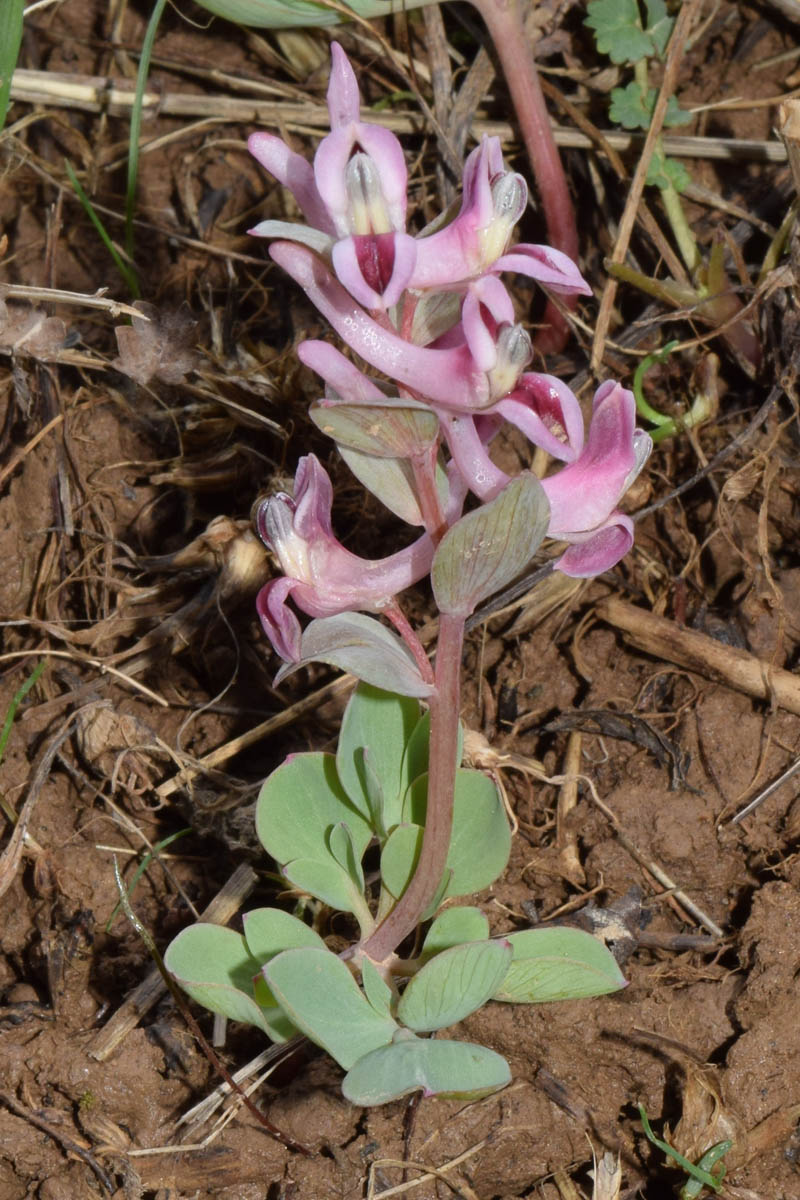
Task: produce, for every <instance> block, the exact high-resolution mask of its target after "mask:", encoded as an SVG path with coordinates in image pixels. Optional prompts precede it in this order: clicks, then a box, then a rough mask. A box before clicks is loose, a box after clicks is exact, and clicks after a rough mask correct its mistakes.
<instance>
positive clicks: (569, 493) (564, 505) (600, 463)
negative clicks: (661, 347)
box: [542, 381, 649, 541]
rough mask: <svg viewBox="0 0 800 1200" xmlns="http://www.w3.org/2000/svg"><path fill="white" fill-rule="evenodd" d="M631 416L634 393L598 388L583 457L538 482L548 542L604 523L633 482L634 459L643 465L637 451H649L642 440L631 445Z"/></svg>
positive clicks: (616, 387) (616, 386)
mask: <svg viewBox="0 0 800 1200" xmlns="http://www.w3.org/2000/svg"><path fill="white" fill-rule="evenodd" d="M635 416H636V401H635V399H634V396H633V392H629V391H627V390H626V389H625V388H623V387H621V385H620V384H618V383H613V382H610V381H609V382H608V383H604V384H602V385H601V386H600V387H599V388H598V390H597V392H596V393H595V399H594V411H593V413H592V421H591V424H590V426H589V437H588V440H587V444H586V446H585V448H584V450H583V452H582V453H581V455H580V456H579V457H578V458H577V459H575V460H574V461H573V462H571V463H570V464H569V465H568V466H566V467H564V469H563V470H562V471H559V472H558V473H557V474H555V475H550V476H548V477H547V479H543V480H542V486H543V487H544V490H545V492H546V493H547V498H548V500H549V501H550V514H551V519H550V529H549V533H550V536H551V537H555V538H566V539H568V540H570V541H572V540H573V539H574V537H575V535H577V534H582V533H587V532H589V531H590V530H594V529H598V528H599V527H600V526H601V525H602V524H603V523H604V522H605V521H606V520H607V519H608V514H609V513H610V512H611V511H612V510H613V509H614V507H615V506H616V504H617V502H618V501H619V499H620V497H621V496H622V494H623V492H624V491H625V488H626V487H627V486H628V484H629V482H630V481H631V479H632V476H633V472H634V471H635V470H636V467H637V460H638V459H639V458H641V462H642V463H643V462H644V458H645V457H646V454H644V456H643V457H641V455H642V451H644V450H645V449H647V450H648V452H649V447H647V443H645V442H643V441H642V439H641V438H639V439H637V443H635V442H634V422H635ZM644 436H646V435H644ZM647 440H648V441H649V439H647Z"/></svg>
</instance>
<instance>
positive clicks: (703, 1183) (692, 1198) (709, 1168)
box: [637, 1104, 733, 1200]
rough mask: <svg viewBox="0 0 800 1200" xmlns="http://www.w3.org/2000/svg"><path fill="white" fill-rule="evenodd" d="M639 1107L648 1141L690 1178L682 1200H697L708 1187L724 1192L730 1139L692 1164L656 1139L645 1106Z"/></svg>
mask: <svg viewBox="0 0 800 1200" xmlns="http://www.w3.org/2000/svg"><path fill="white" fill-rule="evenodd" d="M637 1107H638V1109H639V1116H640V1117H641V1120H642V1126H643V1128H644V1132H645V1136H646V1137H647V1140H648V1141H649V1142H652V1143H653V1145H654V1146H656V1147H657V1148H658V1149H659V1150H661V1151H662V1152H663V1153H664V1154H666V1156H667V1158H671V1159H672V1161H673V1162H674V1163H676V1164H677V1165H678V1166H679V1167H680V1168H681V1169H682V1170H683V1171H685V1172H686V1174H687V1175H688V1176H689V1178H688V1179H687V1181H686V1183H685V1184H684V1185H683V1187H682V1188H681V1190H680V1200H696V1197H698V1196H700V1195H701V1194H702V1191H703V1188H706V1187H707V1188H711V1190H712V1191H713V1192H720V1191H722V1181H723V1179H724V1178H725V1164H724V1163H723V1162H722V1159H723V1158H724V1156H725V1155H726V1154H727V1153H728V1151H729V1150H730V1149H731V1147H732V1146H733V1142H732V1141H730V1139H728V1138H726V1139H725V1141H724V1142H717V1143H716V1145H714V1146H711V1147H710V1148H709V1149H708V1150H706V1152H705V1154H704V1155H703V1156H702V1158H700V1159H699V1161H698V1162H696V1163H693V1162H690V1161H689V1159H688V1158H684V1156H683V1155H682V1154H679V1153H678V1151H677V1150H675V1149H674V1148H673V1147H672V1146H670V1144H669V1142H664V1141H662V1140H661V1138H657V1137H656V1135H655V1134H654V1133H653V1130H652V1128H651V1126H650V1122H649V1120H648V1119H647V1113H646V1112H645V1107H644V1105H643V1104H639V1105H637ZM717 1166H718V1168H719V1169H718V1170H717V1171H716V1172H715V1171H714V1167H717Z"/></svg>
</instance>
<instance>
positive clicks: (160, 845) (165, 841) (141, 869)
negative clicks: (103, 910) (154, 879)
mask: <svg viewBox="0 0 800 1200" xmlns="http://www.w3.org/2000/svg"><path fill="white" fill-rule="evenodd" d="M191 832H192V830H191V827H187V828H186V829H179V830H178V831H177V833H171V834H169V836H168V837H165V838H162V839H161V841H160V842H156V844H155V845H154V846H153V848H152V849H151V850H148V852H147V854H145V855H144V857H143V858H142V861H141V862H140V863H139V865H138V867H137V868H136V870H135V871H134V873H133V879H132V880H131V882H130V884H129V886H128V892H127V895H128V901H129V902H130V901H131V900H132V899H133V893H134V892H135V891H136V885H137V883H138V882H139V880H140V879H141V878H142V876H143V875H144V873H145V871H146V870H147V868H148V867H149V866H150V864H151V862H152V861H153V859H155V858H158V856H159V854H160V853H161V851H162V850H166V848H167V846H171V845H172V843H173V842H177V840H178V838H182V837H186V834H187V833H191ZM121 907H122V904H121V903H117V904H116V905H115V906H114V911H113V912H112V914H111V916H110V917H109V918H108V920H107V921H106V933H110V932H111V926H112V925H113V924H114V919H115V917H116V915H117V913H118V912H119V910H120V908H121Z"/></svg>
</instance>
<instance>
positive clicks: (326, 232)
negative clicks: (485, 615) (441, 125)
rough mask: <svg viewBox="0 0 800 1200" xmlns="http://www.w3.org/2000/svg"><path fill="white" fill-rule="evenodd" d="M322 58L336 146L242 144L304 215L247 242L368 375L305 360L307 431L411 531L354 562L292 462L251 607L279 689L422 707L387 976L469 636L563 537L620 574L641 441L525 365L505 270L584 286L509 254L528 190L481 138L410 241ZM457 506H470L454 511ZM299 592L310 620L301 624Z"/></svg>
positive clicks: (355, 105) (382, 945) (344, 68)
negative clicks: (266, 244)
mask: <svg viewBox="0 0 800 1200" xmlns="http://www.w3.org/2000/svg"><path fill="white" fill-rule="evenodd" d="M332 59H333V65H332V71H331V79H330V86H329V89H328V108H329V111H330V117H331V132H330V133H329V134H328V135H327V136H326V137H325V138H323V140H322V142H321V143H320V145H319V148H318V149H317V152H316V155H315V156H314V161H313V165H312V164H309V163H308V162H306V160H305V159H303V158H301V157H300V156H299V155H297V154H295V153H294V152H293V151H291V150H290V149H289V148H288V147H287V146H286V145H285V144H284V143H283V142H282V141H281V140H280V139H279V138H277V137H275V136H273V135H271V134H266V133H256V134H253V136H252V137H251V139H250V143H249V145H250V149H251V151H252V152H253V154H254V155H255V157H256V158H257V159H258V161H259V162H260V163H261V164H262V165H263V166H264V167H265V168H266V169H267V170H268V171H269V172H270V173H271V174H272V175H273V176H274V177H275V178H276V179H277V180H278V181H279V182H280V183H281V184H283V185H284V186H285V187H286V188H288V189H289V190H290V191H291V192H292V194H293V196H294V198H295V200H296V202H297V204H298V206H299V207H300V209H301V211H302V213H303V215H304V217H305V221H306V223H305V224H291V223H287V222H283V221H264V222H262V223H261V224H259V225H257V226H256V227H255V228H254V229H253V230H251V232H252V233H253V234H254V235H255V236H258V237H268V238H272V239H277V240H275V241H273V244H272V246H271V248H270V254H271V256H272V258H273V259H274V261H275V262H276V263H278V264H279V265H280V266H281V267H283V269H284V270H285V271H286V272H287V273H288V274H289V275H290V276H291V277H292V278H293V279H294V280H295V281H296V282H297V283H298V284H299V286H300V287H301V288H303V290H304V291H305V293H306V295H307V296H308V297H309V299H310V300H311V301H312V303H313V304H314V305H315V306H316V307H317V308H318V309H319V311H320V313H321V314H322V315H323V316H324V317H325V318H326V319H327V321H328V322H329V323H330V325H331V327H332V329H333V331H334V333H335V334H336V335H337V336H338V337H339V339H340V340H341V341H342V342H343V343H344V344H345V345H346V346H348V347H349V348H350V349H351V350H352V351H354V352H355V353H356V354H357V355H358V356H359V358H360V359H361V360H362V362H363V363H364V364H365V365H366V366H367V367H371V368H373V370H375V371H376V372H378V375H377V376H376V377H373V376H370V375H367V374H365V373H364V371H362V370H361V369H360V368H359V367H357V366H355V365H354V364H353V363H352V362H351V361H350V360H349V359H348V358H346V357H345V356H344V355H343V354H342V353H341V351H340V350H338V349H337V348H336V347H335V346H333V345H330V344H328V343H325V342H317V341H307V342H304V343H302V344H301V346H300V347H299V355H300V357H301V359H302V360H303V362H305V363H306V365H308V366H310V367H312V368H313V369H314V370H315V371H316V372H317V373H318V374H319V375H320V376H321V377H322V379H323V380H324V383H325V393H324V395H322V396H320V397H319V399H318V400H317V401H316V402H315V403H314V404H313V405H312V410H311V415H312V419H313V420H314V422H315V424H316V425H317V426H318V427H319V428H320V429H322V430H323V431H324V432H326V433H327V434H328V435H329V436H330V437H331V438H332V439H333V440H334V442H335V443H336V445H337V447H338V449H339V451H340V453H341V454H342V456H343V457H344V459H345V461H346V462H347V464H348V466H349V467H350V468H351V470H352V471H353V472H354V474H355V475H356V476H357V477H358V478H359V479H360V480H361V482H362V483H363V484H364V485H365V487H366V488H367V489H368V490H369V491H371V492H372V493H373V494H374V495H375V496H377V497H378V499H380V500H381V501H382V502H383V503H384V504H385V505H386V506H387V507H388V508H389V509H391V511H392V512H394V513H395V514H397V515H398V516H399V517H401V519H403V520H404V521H406V522H407V523H408V524H409V525H411V526H416V527H418V530H421V532H418V535H417V537H416V540H413V541H412V542H411V543H410V544H409V545H408V546H407V547H406V548H405V549H401V550H399V551H397V552H396V553H394V554H391V555H389V556H388V557H386V558H382V559H379V560H377V561H370V560H366V559H362V558H360V557H358V556H357V555H356V554H354V553H353V552H352V551H350V550H348V549H346V548H345V547H344V546H343V545H342V544H341V543H340V542H339V541H338V540H337V539H336V537H335V535H334V533H333V527H332V523H331V505H332V500H333V492H332V487H331V483H330V480H329V478H328V476H327V474H326V473H325V471H324V469H323V468H322V466H321V464H320V463H319V462H318V460H317V459H316V458H314V456H313V455H310V456H308V457H307V458H304V459H302V460H301V462H300V465H299V466H298V470H297V475H296V477H295V487H294V496H293V497H290V496H287V495H283V494H281V495H277V496H273V497H271V498H270V499H268V500H266V501H264V503H263V504H262V505H261V507H260V510H259V514H258V527H259V532H260V533H261V536H262V538H263V539H264V541H265V542H266V543H267V545H268V546H269V547H270V548H271V549H272V550H273V552H274V554H275V557H276V559H277V562H278V564H279V566H280V568H281V571H282V572H283V575H282V577H280V578H278V579H276V580H273V581H272V582H271V583H269V584H267V585H266V587H265V588H264V589H263V590H262V592H261V595H260V596H259V599H258V611H259V615H260V617H261V621H262V624H263V627H264V630H265V632H266V634H267V636H268V638H269V639H270V641H271V642H272V645H273V647H274V649H275V651H276V652H277V654H278V655H279V657H281V658H282V659H283V660H284V662H285V664H286V665H285V666H284V668H283V671H282V673H281V674H282V675H283V674H285V673H286V671H287V670H290V669H293V668H295V667H296V666H298V665H301V664H304V663H306V662H310V661H313V660H315V659H318V660H322V661H325V662H328V663H334V664H335V665H338V666H340V667H344V668H345V669H347V670H350V671H352V672H353V673H354V674H356V675H358V676H359V677H360V678H362V679H364V680H366V681H367V682H370V683H373V684H375V685H376V686H378V687H382V688H386V689H388V690H394V691H397V692H401V693H403V694H406V695H413V696H419V697H424V698H425V699H426V700H427V703H428V705H429V708H430V754H429V764H430V765H429V774H428V795H427V810H426V813H427V815H426V818H425V830H424V837H423V841H422V848H421V852H420V856H419V860H418V864H417V868H416V870H415V871H414V873H413V874H412V877H411V879H410V881H409V882H408V885H407V887H406V888H405V890H404V891H403V893H402V895H400V896H399V898H398V899H397V902H396V904H394V906H393V907H392V908H391V909H390V911H388V912H386V913H383V914H381V916H380V920H378V921H377V923H376V924H374V926H373V927H370V921H371V918H369V914H368V913H367V915H366V916H365V915H364V913H363V912H362V913H361V915H360V917H359V920H360V921H361V922H362V930H363V932H362V941H361V945H360V948H359V951H358V954H359V955H360V956H361V957H365V958H368V959H370V960H371V961H372V962H373V963H375V964H377V965H378V966H379V967H380V968H381V969H388V968H387V964H389V963H391V961H392V959H393V956H394V952H395V950H396V948H397V947H398V945H399V944H400V942H401V941H402V940H403V938H405V937H406V936H407V934H409V933H410V932H411V931H412V930H413V929H414V928H415V927H416V925H417V924H418V923H419V921H420V920H421V918H422V916H423V915H424V913H425V912H426V911H427V910H428V909H429V907H430V905H431V903H432V901H433V900H434V898H435V896H436V895H437V894H438V893H439V891H440V888H441V886H442V880H443V876H444V872H445V863H446V860H447V854H448V847H449V845H450V835H451V827H452V814H453V792H454V781H455V771H456V749H455V748H456V742H457V737H458V714H459V709H460V664H461V652H462V645H463V636H464V626H465V622H466V620H467V618H468V617H469V616H471V614H472V613H473V612H474V611H475V609H476V607H477V606H478V605H479V604H481V603H482V602H483V601H484V600H486V599H487V598H488V597H489V596H491V595H492V594H493V593H495V592H497V591H499V590H500V589H501V588H502V587H504V586H505V585H506V584H507V583H510V582H511V581H512V580H513V579H514V578H515V577H516V576H518V575H519V574H520V573H521V572H522V571H523V570H524V569H525V567H526V566H527V565H528V563H529V562H530V560H531V559H532V557H533V555H534V554H535V553H536V551H537V550H538V548H539V545H540V543H541V541H542V539H543V538H544V537H545V535H547V536H549V537H550V538H552V539H554V540H555V541H557V542H559V543H561V544H562V545H561V548H560V549H559V550H558V551H557V552H556V553H555V554H554V555H553V557H552V564H553V567H554V568H555V569H556V570H560V571H563V572H564V573H566V574H568V575H574V576H582V577H586V576H592V575H597V574H599V573H601V572H603V571H606V570H608V569H609V568H610V567H612V566H614V564H615V563H617V562H618V561H619V559H620V558H621V557H622V556H623V555H624V554H625V553H627V551H628V550H629V549H630V547H631V545H632V542H633V526H632V523H631V521H630V518H629V517H627V516H626V515H625V514H624V513H623V512H621V511H620V509H619V508H618V505H619V503H620V501H621V499H622V497H623V495H624V493H625V491H626V489H627V488H628V487H629V486H630V484H631V482H632V481H633V479H634V478H635V477H636V475H637V474H638V472H639V471H640V470H641V468H642V466H643V464H644V462H645V460H646V459H647V456H648V454H649V452H650V448H651V443H650V439H649V438H648V436H647V435H646V434H645V433H643V432H642V431H641V430H638V429H636V428H635V403H634V398H633V395H632V394H631V392H629V391H627V390H625V389H624V388H622V387H621V386H620V385H619V384H618V383H614V382H611V381H609V382H607V383H604V384H603V385H602V386H601V387H600V388H599V389H598V390H597V393H596V395H595V397H594V403H593V406H592V412H591V416H590V420H589V425H588V430H587V429H586V428H585V426H584V418H583V414H582V411H581V407H580V404H579V403H578V400H577V398H576V397H575V396H574V395H573V393H572V392H571V391H570V389H569V388H568V387H566V385H565V384H563V383H562V382H560V381H559V380H558V379H555V378H554V377H553V376H551V375H546V374H540V373H537V372H529V371H527V369H526V368H527V367H528V365H529V363H530V359H531V343H530V338H529V336H528V334H527V332H526V331H525V329H524V328H523V327H522V326H521V325H520V324H519V323H517V322H516V320H515V314H514V307H513V303H512V300H511V297H510V295H509V293H508V292H507V290H506V288H505V286H504V284H503V282H502V279H501V276H502V274H503V273H504V272H513V273H516V274H524V275H527V276H528V277H529V278H531V279H534V280H536V281H537V282H538V283H540V284H541V285H542V286H543V287H545V288H547V289H549V290H550V291H553V292H556V293H560V294H561V295H563V296H572V297H577V296H579V295H588V294H590V293H589V288H588V286H587V284H586V283H585V281H584V280H583V278H582V277H581V275H580V272H579V271H578V268H577V267H576V266H575V264H574V262H573V261H572V260H571V258H569V257H567V256H566V255H565V254H564V253H563V252H561V251H560V250H555V249H552V248H550V247H548V246H538V245H528V244H515V243H514V240H513V233H514V225H515V223H516V221H517V219H518V218H519V217H520V215H521V214H522V212H523V210H524V208H525V204H526V201H527V189H526V185H525V182H524V180H523V179H522V178H521V176H519V175H517V174H515V173H513V172H510V171H508V170H507V169H506V167H505V165H504V163H503V158H502V153H501V150H500V144H499V141H498V140H497V139H496V138H484V139H483V141H482V142H481V143H480V145H479V146H477V147H476V148H475V149H474V150H473V151H472V153H471V154H470V155H469V158H468V159H467V161H466V164H465V167H464V181H463V199H462V205H461V210H460V212H459V213H458V215H457V216H456V217H455V218H454V219H453V220H452V221H451V222H450V223H449V224H446V225H444V226H443V227H441V228H439V229H438V230H437V232H435V233H432V234H430V235H428V236H425V235H414V234H412V233H409V232H408V230H407V229H406V185H407V175H406V166H405V160H404V157H403V152H402V148H401V146H400V143H399V142H398V140H397V139H396V138H395V137H394V135H393V134H391V133H390V132H388V131H387V130H384V129H380V128H377V127H375V126H373V125H370V124H369V123H368V122H365V121H362V119H361V115H360V97H359V92H358V85H357V82H356V78H355V75H354V73H353V70H352V68H351V66H350V63H349V62H348V60H347V57H346V56H345V54H344V52H343V51H342V50H341V48H340V47H339V46H338V45H336V44H335V43H334V45H333V47H332ZM506 423H507V424H511V425H514V426H516V428H517V429H518V430H520V431H521V432H522V433H523V434H524V435H525V437H526V438H527V439H528V441H529V442H530V443H531V445H532V446H533V447H538V448H540V449H541V450H544V451H546V452H547V454H548V455H549V456H550V457H551V459H553V460H555V461H556V462H557V463H558V464H560V465H559V467H558V469H556V470H554V471H553V472H552V473H549V474H547V475H546V476H545V478H544V479H543V480H541V481H539V480H538V479H537V478H536V477H535V476H534V475H532V474H531V473H530V472H529V471H523V472H521V473H520V474H519V475H517V476H516V477H513V478H512V477H510V476H509V475H507V474H506V473H505V472H504V471H502V470H501V469H500V468H499V467H498V466H497V465H496V464H495V462H494V461H493V459H492V457H491V444H492V441H493V439H494V438H495V437H496V435H497V433H498V432H499V430H500V429H501V428H502V427H503V425H504V424H506ZM468 492H471V493H472V494H473V496H474V497H475V498H476V499H477V501H478V507H477V508H475V507H473V508H472V509H471V511H469V512H468V513H467V515H465V516H463V515H462V510H463V505H464V501H465V498H466V496H467V493H468ZM429 574H430V577H431V582H432V587H433V593H434V598H435V600H436V603H437V606H438V609H439V642H438V649H437V654H436V660H435V667H432V666H431V664H430V662H429V660H428V658H427V656H426V654H425V651H424V650H423V648H422V646H421V644H420V642H419V639H418V637H417V635H416V634H415V632H414V630H413V629H412V627H411V625H410V623H409V622H408V620H407V618H406V617H405V615H404V614H403V612H402V609H401V607H400V605H399V603H398V601H397V596H398V594H399V593H400V592H402V591H403V590H404V589H405V588H407V587H408V586H410V585H411V584H413V583H415V582H417V581H419V580H420V579H422V578H424V577H425V576H426V575H429ZM290 600H291V601H293V602H294V604H295V605H296V606H297V607H298V608H300V609H301V610H302V611H303V612H304V613H306V614H307V615H308V616H309V617H311V618H312V620H311V623H310V624H309V625H308V626H307V627H306V628H305V630H303V629H302V628H301V625H300V622H299V620H298V618H297V616H296V615H295V613H294V611H293V610H292V608H290V607H289V603H288V602H289V601H290ZM365 613H367V614H372V615H371V616H364V615H363V614H365ZM380 616H384V617H386V618H388V620H389V621H390V623H391V624H392V625H393V627H394V630H395V631H396V632H395V633H390V632H389V630H388V629H387V628H386V626H385V625H384V624H383V623H382V622H381V620H380ZM398 635H399V636H398Z"/></svg>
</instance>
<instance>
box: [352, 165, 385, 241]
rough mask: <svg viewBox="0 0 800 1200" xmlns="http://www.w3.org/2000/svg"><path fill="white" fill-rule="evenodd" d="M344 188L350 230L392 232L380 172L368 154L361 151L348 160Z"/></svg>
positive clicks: (360, 232)
mask: <svg viewBox="0 0 800 1200" xmlns="http://www.w3.org/2000/svg"><path fill="white" fill-rule="evenodd" d="M345 188H346V190H347V201H348V218H349V222H350V232H351V233H354V234H381V233H391V232H392V223H391V221H390V220H389V214H388V212H387V210H386V200H385V197H384V194H383V188H382V187H381V177H380V172H379V171H378V166H377V164H376V162H375V160H374V159H373V158H371V157H370V155H369V154H364V152H363V151H361V150H359V151H358V152H357V153H356V154H354V155H353V157H352V158H351V159H350V160H349V162H348V164H347V167H346V169H345Z"/></svg>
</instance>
